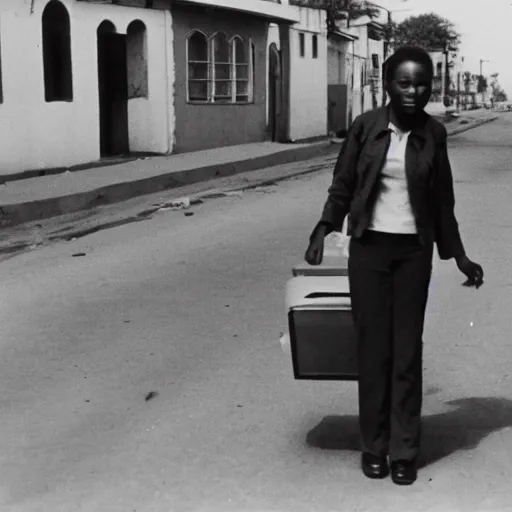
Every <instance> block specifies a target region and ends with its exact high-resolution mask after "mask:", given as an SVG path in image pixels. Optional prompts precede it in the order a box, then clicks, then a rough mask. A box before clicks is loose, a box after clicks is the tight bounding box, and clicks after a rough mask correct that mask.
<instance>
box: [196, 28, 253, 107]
mask: <svg viewBox="0 0 512 512" xmlns="http://www.w3.org/2000/svg"><path fill="white" fill-rule="evenodd" d="M254 57H255V47H254V43H252V42H248V41H246V40H244V39H243V38H241V37H240V36H235V37H233V38H232V39H231V40H230V39H228V36H227V35H226V34H224V33H223V32H218V33H217V34H215V35H214V36H213V37H211V38H210V39H207V37H206V36H205V35H204V34H203V33H202V32H199V31H194V32H192V33H191V34H190V35H189V36H188V37H187V84H188V101H192V102H198V101H199V102H208V103H250V102H252V101H253V89H254Z"/></svg>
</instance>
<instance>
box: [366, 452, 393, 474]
mask: <svg viewBox="0 0 512 512" xmlns="http://www.w3.org/2000/svg"><path fill="white" fill-rule="evenodd" d="M361 467H362V469H363V473H364V474H365V476H367V477H368V478H373V479H377V478H386V477H387V476H388V475H389V466H388V461H387V458H386V457H385V456H382V457H379V456H378V455H372V454H371V453H363V455H362V457H361Z"/></svg>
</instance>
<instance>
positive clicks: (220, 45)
mask: <svg viewBox="0 0 512 512" xmlns="http://www.w3.org/2000/svg"><path fill="white" fill-rule="evenodd" d="M212 44H213V101H214V102H216V103H217V102H231V101H232V100H233V73H232V71H233V69H232V63H233V55H232V48H231V46H230V44H229V40H228V36H227V35H226V34H224V33H222V32H219V33H218V34H216V35H215V36H214V37H213V38H212Z"/></svg>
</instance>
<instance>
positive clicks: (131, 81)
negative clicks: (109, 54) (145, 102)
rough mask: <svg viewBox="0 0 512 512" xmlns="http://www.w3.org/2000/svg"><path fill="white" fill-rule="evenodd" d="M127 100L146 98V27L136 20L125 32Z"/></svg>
mask: <svg viewBox="0 0 512 512" xmlns="http://www.w3.org/2000/svg"><path fill="white" fill-rule="evenodd" d="M126 57H127V73H128V99H132V98H147V97H148V59H147V43H146V25H144V23H143V22H142V21H139V20H136V21H133V22H132V23H130V25H128V30H127V32H126Z"/></svg>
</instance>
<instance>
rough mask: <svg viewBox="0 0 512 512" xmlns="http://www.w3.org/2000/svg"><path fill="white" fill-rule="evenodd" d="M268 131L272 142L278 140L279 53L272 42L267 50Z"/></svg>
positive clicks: (279, 103) (279, 111)
mask: <svg viewBox="0 0 512 512" xmlns="http://www.w3.org/2000/svg"><path fill="white" fill-rule="evenodd" d="M268 58H269V63H268V131H269V135H270V140H271V141H272V142H279V140H280V127H279V125H280V121H279V120H280V117H281V102H282V96H281V90H282V86H281V54H280V52H279V50H278V49H277V45H276V44H275V43H272V44H271V45H270V46H269V50H268Z"/></svg>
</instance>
